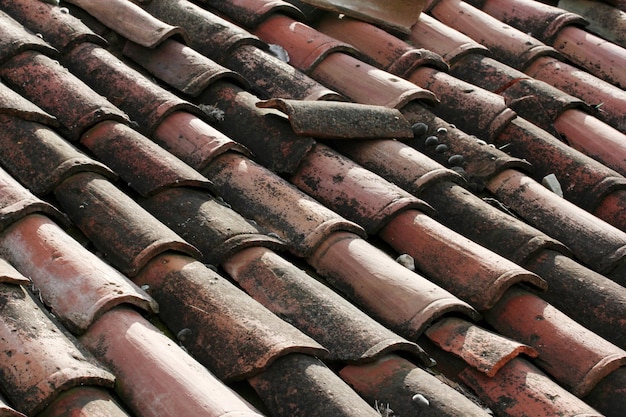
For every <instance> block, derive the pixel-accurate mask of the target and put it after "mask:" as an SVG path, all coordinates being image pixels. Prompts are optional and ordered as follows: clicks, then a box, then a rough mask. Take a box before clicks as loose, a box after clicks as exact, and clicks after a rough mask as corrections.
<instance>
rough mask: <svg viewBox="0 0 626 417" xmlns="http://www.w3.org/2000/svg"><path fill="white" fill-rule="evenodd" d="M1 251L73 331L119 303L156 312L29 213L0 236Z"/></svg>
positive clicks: (119, 277)
mask: <svg viewBox="0 0 626 417" xmlns="http://www.w3.org/2000/svg"><path fill="white" fill-rule="evenodd" d="M0 251H1V252H2V254H3V256H4V257H5V259H7V260H8V261H9V262H11V263H12V264H13V265H14V266H15V268H16V269H17V270H18V271H20V272H21V273H22V274H23V275H25V276H28V277H30V279H31V280H32V282H33V284H34V285H35V286H36V287H37V288H39V289H40V291H41V296H42V299H43V300H44V302H45V303H46V305H48V306H50V308H51V309H52V311H53V312H54V314H55V315H56V317H57V318H59V320H60V321H61V322H62V323H63V325H64V326H65V327H66V328H67V329H68V330H70V331H72V332H75V333H82V332H84V331H85V330H86V329H87V328H89V326H90V325H91V324H92V322H93V321H94V320H96V319H97V318H98V317H99V316H100V315H102V314H103V313H104V312H106V311H108V310H109V309H111V308H112V307H114V306H116V305H119V304H124V303H128V304H131V305H134V306H136V307H137V308H139V309H140V310H145V311H148V312H155V311H158V305H157V304H156V302H155V301H154V300H153V299H152V298H151V297H149V296H148V295H147V294H146V293H145V292H143V291H141V290H140V289H139V288H137V287H136V286H135V285H133V284H132V283H131V282H130V281H128V279H127V278H126V277H124V276H123V275H122V274H121V273H119V272H118V271H116V270H114V269H113V268H111V267H110V266H109V265H108V264H105V263H104V262H103V261H102V260H101V259H100V258H98V257H97V256H96V255H94V254H93V253H91V252H89V251H88V250H87V249H85V248H84V247H82V246H81V245H80V244H79V243H78V242H77V241H75V240H74V239H72V238H71V237H70V236H69V235H68V234H67V233H66V232H65V231H64V230H63V229H61V228H60V227H59V226H57V225H56V224H55V223H53V222H52V221H51V220H49V219H48V218H47V217H44V216H41V215H37V214H33V215H30V216H28V217H25V218H24V219H22V220H21V221H20V222H18V223H15V224H14V225H12V226H11V227H10V228H9V229H7V230H6V231H5V232H4V233H3V234H2V235H1V236H0Z"/></svg>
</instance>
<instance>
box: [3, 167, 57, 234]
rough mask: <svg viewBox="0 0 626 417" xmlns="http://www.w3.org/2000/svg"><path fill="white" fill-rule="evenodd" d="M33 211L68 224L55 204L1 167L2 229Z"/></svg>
mask: <svg viewBox="0 0 626 417" xmlns="http://www.w3.org/2000/svg"><path fill="white" fill-rule="evenodd" d="M33 213H41V214H45V215H47V216H50V217H51V218H53V219H55V220H57V221H59V222H60V223H61V224H67V222H66V219H65V217H64V216H63V215H62V214H61V212H59V211H58V210H57V209H56V208H55V207H54V206H52V205H51V204H49V203H46V202H44V201H43V200H40V199H39V198H37V197H35V196H34V195H33V194H31V192H30V191H28V190H27V189H26V188H24V187H23V186H22V185H21V184H20V183H18V182H17V181H16V180H15V179H14V178H13V177H11V176H10V175H9V174H8V173H7V172H6V171H4V170H3V169H0V230H5V229H6V228H8V227H9V226H11V225H12V224H13V223H15V222H17V221H19V220H21V219H22V218H24V217H26V216H28V215H29V214H33Z"/></svg>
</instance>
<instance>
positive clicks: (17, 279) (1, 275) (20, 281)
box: [0, 258, 30, 285]
mask: <svg viewBox="0 0 626 417" xmlns="http://www.w3.org/2000/svg"><path fill="white" fill-rule="evenodd" d="M0 283H2V284H13V285H29V284H30V280H29V279H28V278H26V277H25V276H24V275H22V274H20V273H19V271H18V270H17V269H15V268H14V267H13V265H11V264H10V263H8V262H7V261H6V260H4V258H0Z"/></svg>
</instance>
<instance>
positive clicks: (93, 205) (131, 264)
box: [55, 173, 200, 276]
mask: <svg viewBox="0 0 626 417" xmlns="http://www.w3.org/2000/svg"><path fill="white" fill-rule="evenodd" d="M55 196H56V198H57V200H59V201H60V202H61V205H62V206H63V208H64V209H65V212H66V213H67V215H68V216H69V218H70V219H71V220H72V222H73V223H74V224H75V225H76V226H77V227H78V228H79V229H81V230H82V232H83V233H85V235H86V236H87V237H89V239H90V240H91V241H92V242H93V243H94V245H95V246H96V247H97V248H98V249H100V250H101V251H102V252H103V256H104V258H105V259H107V260H109V261H110V262H111V263H112V264H113V265H114V266H115V267H116V268H118V269H119V270H121V271H122V272H124V273H125V274H127V275H129V276H135V275H136V274H137V273H138V272H139V271H140V270H141V269H142V268H143V267H144V266H145V265H146V264H147V263H148V262H150V260H152V259H153V258H154V257H156V256H158V255H159V254H161V253H163V252H167V251H174V252H181V253H185V254H188V255H189V256H194V257H200V253H199V251H198V250H197V249H196V248H195V247H193V246H192V245H190V244H189V243H187V242H185V241H184V240H183V239H182V238H181V237H180V236H178V235H177V234H176V233H174V232H173V231H172V230H170V229H169V228H167V227H166V226H165V225H164V224H163V223H161V222H159V221H158V220H157V219H156V218H154V217H153V216H151V215H150V214H149V213H148V212H147V211H145V210H143V209H142V208H141V207H140V206H139V205H138V204H137V203H136V202H135V201H134V200H132V199H131V198H130V197H128V196H127V195H126V194H124V193H123V192H122V191H121V190H119V189H118V188H117V187H116V186H114V185H113V184H111V183H110V182H109V181H108V180H107V179H105V178H103V177H102V176H100V175H97V174H91V173H83V174H77V175H73V176H72V177H70V178H68V179H67V180H65V182H63V184H61V185H60V186H59V187H57V189H56V190H55Z"/></svg>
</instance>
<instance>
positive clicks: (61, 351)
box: [0, 284, 114, 415]
mask: <svg viewBox="0 0 626 417" xmlns="http://www.w3.org/2000/svg"><path fill="white" fill-rule="evenodd" d="M0 293H1V294H2V295H1V297H2V300H3V303H2V308H1V310H2V314H0V317H1V318H2V325H1V326H0V332H1V338H2V340H3V350H2V360H1V362H2V364H3V365H2V366H1V367H0V377H1V378H2V380H3V389H4V392H5V394H6V395H7V397H8V398H9V399H10V400H11V402H12V403H13V404H15V407H16V408H17V409H19V410H20V411H22V412H24V413H26V414H28V415H34V414H35V413H37V412H38V411H41V410H42V409H43V408H45V407H46V406H47V405H48V404H49V403H50V402H51V401H52V400H53V399H54V398H55V397H56V396H57V395H58V394H59V392H61V391H63V390H66V389H68V388H70V387H75V386H80V385H96V386H103V387H112V386H113V383H114V376H113V375H112V374H111V373H110V372H108V371H106V370H105V369H104V368H102V367H101V366H100V365H99V364H97V363H96V361H95V360H94V358H93V357H92V356H90V355H87V354H86V353H84V352H83V351H82V349H80V348H79V347H78V346H77V345H76V342H75V340H74V339H70V338H69V336H67V335H66V333H65V332H63V331H62V330H61V329H59V328H58V327H57V326H56V325H55V324H54V323H53V322H52V321H51V320H50V319H49V318H48V317H47V316H46V315H45V314H44V313H43V311H42V310H41V309H40V307H39V306H38V305H37V304H36V303H35V301H34V300H33V298H32V296H31V295H30V294H29V293H27V292H26V291H25V290H24V289H23V288H22V287H19V286H16V285H8V284H0Z"/></svg>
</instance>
